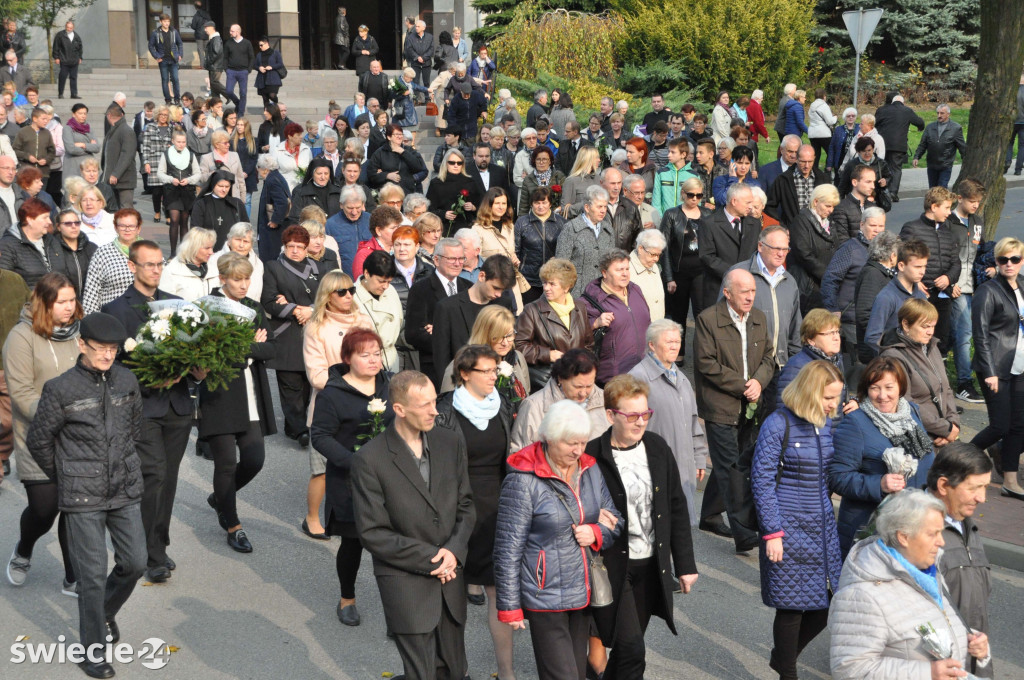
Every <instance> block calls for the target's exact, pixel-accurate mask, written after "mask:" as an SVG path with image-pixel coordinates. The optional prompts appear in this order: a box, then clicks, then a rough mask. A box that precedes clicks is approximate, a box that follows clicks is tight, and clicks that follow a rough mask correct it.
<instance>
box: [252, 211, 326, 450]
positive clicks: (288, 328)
mask: <svg viewBox="0 0 1024 680" xmlns="http://www.w3.org/2000/svg"><path fill="white" fill-rule="evenodd" d="M281 242H282V243H283V244H284V246H283V247H284V250H283V252H282V253H281V254H280V255H279V256H278V258H277V259H276V260H271V261H269V262H267V263H266V267H265V268H264V271H263V293H262V295H261V296H260V303H261V304H262V305H263V309H264V310H265V311H266V312H267V315H268V316H269V317H270V321H269V323H268V327H269V334H270V337H272V338H273V339H274V345H275V349H276V354H275V355H274V358H273V360H272V361H271V362H270V364H269V366H268V367H269V368H272V369H274V370H275V371H276V375H277V391H278V394H279V395H280V397H281V410H282V411H284V434H285V436H286V437H288V438H289V439H296V440H298V442H299V444H300V445H301V446H303V447H305V446H307V445H308V444H309V430H308V428H307V427H306V408H307V407H308V406H309V399H310V397H311V396H312V388H311V387H310V384H309V379H308V378H307V377H306V363H305V361H304V359H303V355H302V327H303V326H304V325H305V324H306V322H308V321H309V319H310V318H311V317H312V316H313V303H314V302H315V301H316V291H317V288H318V287H319V286H320V279H321V278H322V277H323V275H324V274H325V273H326V272H324V271H323V270H322V269H321V268H320V267H319V266H318V265H317V264H316V263H315V262H313V261H312V260H310V259H309V258H308V257H306V248H308V247H309V232H308V231H306V230H305V229H303V228H302V227H301V226H299V225H297V224H293V225H292V226H290V227H288V228H286V229H285V230H284V233H283V234H281ZM279 296H282V297H284V302H283V303H282V302H280V301H278V297H279Z"/></svg>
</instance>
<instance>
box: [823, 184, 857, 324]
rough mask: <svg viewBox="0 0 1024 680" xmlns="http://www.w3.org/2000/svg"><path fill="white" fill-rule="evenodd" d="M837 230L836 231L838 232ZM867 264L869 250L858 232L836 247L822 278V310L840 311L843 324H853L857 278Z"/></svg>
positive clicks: (855, 312)
mask: <svg viewBox="0 0 1024 680" xmlns="http://www.w3.org/2000/svg"><path fill="white" fill-rule="evenodd" d="M844 200H845V199H844ZM832 214H833V215H835V213H832ZM833 224H835V222H833ZM836 231H837V232H838V229H837V230H836ZM867 263H868V248H867V246H866V245H864V242H863V241H861V240H860V232H859V231H858V232H857V235H855V236H854V237H853V238H851V239H849V240H848V241H845V242H844V243H843V245H841V246H839V249H838V250H836V252H835V254H834V255H832V259H831V260H829V263H828V266H827V267H826V268H825V275H824V276H822V277H821V299H822V301H823V302H824V303H825V309H827V310H828V311H830V312H839V313H840V314H841V315H842V320H843V323H846V324H854V323H856V321H857V310H856V308H855V306H854V303H855V302H856V296H857V279H859V278H860V271H861V270H862V269H864V265H866V264H867Z"/></svg>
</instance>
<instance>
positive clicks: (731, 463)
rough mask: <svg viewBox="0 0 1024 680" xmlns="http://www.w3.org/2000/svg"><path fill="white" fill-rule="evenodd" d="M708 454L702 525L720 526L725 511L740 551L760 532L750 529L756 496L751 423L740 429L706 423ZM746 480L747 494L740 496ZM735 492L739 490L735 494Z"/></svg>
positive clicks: (702, 505) (702, 503) (701, 512)
mask: <svg viewBox="0 0 1024 680" xmlns="http://www.w3.org/2000/svg"><path fill="white" fill-rule="evenodd" d="M704 429H705V432H706V433H707V438H708V453H709V454H710V456H711V465H712V467H711V476H710V477H708V481H707V484H706V485H705V486H704V500H703V501H702V502H701V508H700V519H701V521H702V522H712V523H714V522H720V521H721V518H720V517H719V515H721V513H722V511H723V510H724V511H725V513H726V515H727V516H728V517H729V526H730V527H731V528H732V536H733V540H734V541H735V542H736V545H737V547H739V546H744V545H746V544H749V543H750V542H751V541H753V540H754V539H756V538H757V532H756V529H755V528H754V527H753V526H751V525H749V522H748V519H749V518H752V517H753V512H754V511H753V503H754V499H753V495H752V494H751V493H750V490H749V475H750V462H751V458H752V457H753V446H752V445H753V441H752V437H751V436H750V430H752V429H753V428H752V427H751V423H749V422H748V423H746V424H744V425H741V426H739V427H737V426H735V425H722V424H720V423H706V424H705V427H704ZM742 479H746V480H747V482H746V486H747V487H748V488H747V489H746V493H743V494H742V496H740V495H739V493H738V490H739V488H740V486H741V483H740V481H739V480H742ZM734 489H735V490H736V491H735V492H734Z"/></svg>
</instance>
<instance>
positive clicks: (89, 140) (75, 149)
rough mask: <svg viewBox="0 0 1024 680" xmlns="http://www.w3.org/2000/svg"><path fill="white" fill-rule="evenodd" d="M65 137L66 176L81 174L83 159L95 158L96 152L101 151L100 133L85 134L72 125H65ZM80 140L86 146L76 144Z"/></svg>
mask: <svg viewBox="0 0 1024 680" xmlns="http://www.w3.org/2000/svg"><path fill="white" fill-rule="evenodd" d="M90 132H91V131H90ZM63 138H64V172H65V173H66V175H65V176H67V177H75V176H80V175H81V174H82V171H81V167H82V161H84V160H85V159H86V158H95V157H96V154H98V153H99V152H100V143H99V142H98V141H97V139H99V135H97V134H95V133H91V134H88V135H83V134H82V133H80V132H75V131H74V130H72V129H71V126H70V125H65V126H64V133H63ZM79 142H82V143H83V144H85V146H84V147H81V146H75V144H78V143H79ZM108 177H109V175H108Z"/></svg>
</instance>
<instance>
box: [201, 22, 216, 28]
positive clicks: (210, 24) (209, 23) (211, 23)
mask: <svg viewBox="0 0 1024 680" xmlns="http://www.w3.org/2000/svg"><path fill="white" fill-rule="evenodd" d="M207 26H212V27H213V28H217V24H215V23H213V22H212V21H207V22H206V23H205V24H203V28H206V27H207Z"/></svg>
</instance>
